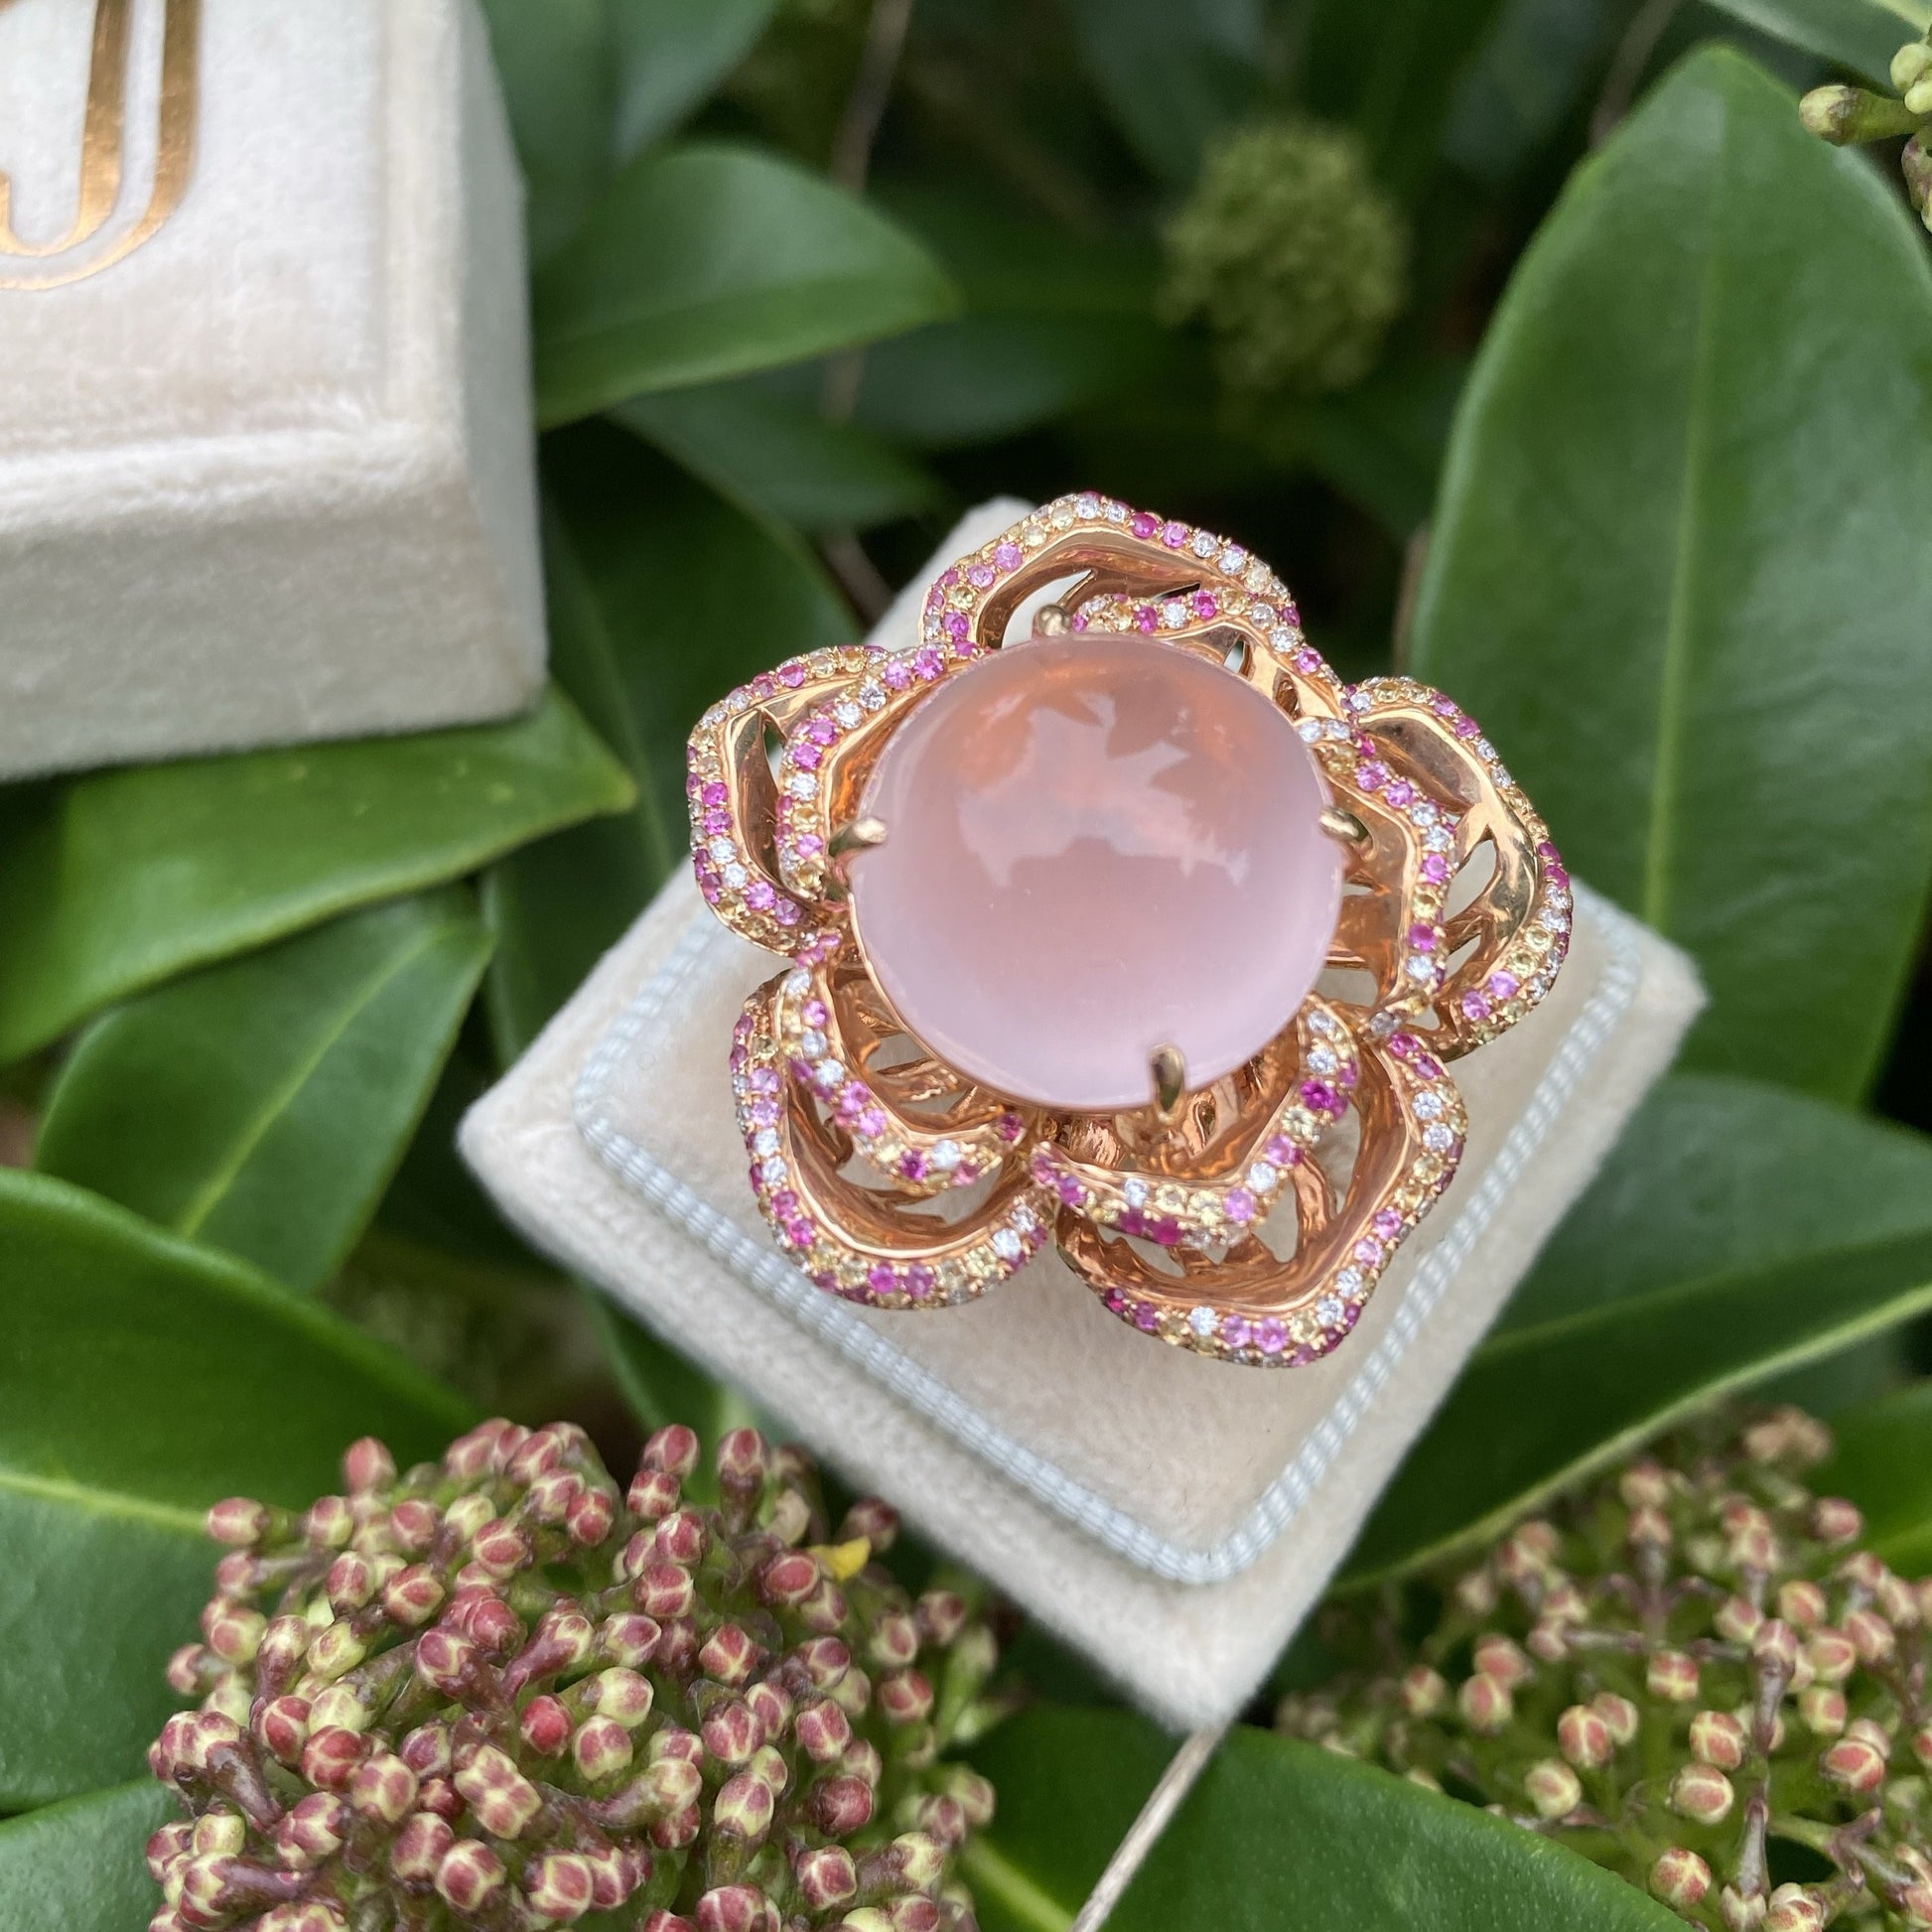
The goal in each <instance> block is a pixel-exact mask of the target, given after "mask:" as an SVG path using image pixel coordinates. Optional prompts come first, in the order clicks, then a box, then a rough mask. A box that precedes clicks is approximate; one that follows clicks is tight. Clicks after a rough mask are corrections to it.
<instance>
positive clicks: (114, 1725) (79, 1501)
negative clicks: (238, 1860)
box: [0, 1170, 474, 1808]
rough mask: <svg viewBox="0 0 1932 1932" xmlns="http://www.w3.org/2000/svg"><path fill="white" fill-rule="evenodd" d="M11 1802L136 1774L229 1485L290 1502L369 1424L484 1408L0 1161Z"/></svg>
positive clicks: (0, 1411) (409, 1440) (410, 1451)
mask: <svg viewBox="0 0 1932 1932" xmlns="http://www.w3.org/2000/svg"><path fill="white" fill-rule="evenodd" d="M0 1254H4V1255H5V1257H6V1265H7V1276H6V1287H7V1295H6V1346H5V1347H4V1348H0V1549H4V1550H5V1551H6V1552H7V1562H6V1563H5V1565H4V1566H0V1655H4V1656H5V1657H6V1659H7V1668H6V1670H5V1671H0V1808H6V1807H9V1806H24V1805H30V1804H43V1803H46V1802H48V1801H50V1800H52V1799H55V1798H59V1797H64V1796H67V1795H69V1794H70V1793H72V1792H75V1791H81V1790H85V1789H87V1788H89V1787H90V1786H93V1785H97V1784H100V1783H103V1782H107V1781H110V1780H112V1779H116V1778H120V1777H130V1776H133V1775H135V1774H136V1773H137V1772H138V1771H139V1770H140V1768H141V1763H142V1755H141V1754H142V1752H143V1750H144V1749H145V1748H146V1746H147V1744H148V1742H149V1741H150V1740H151V1739H152V1737H153V1735H154V1732H155V1730H156V1729H157V1728H158V1726H159V1725H160V1723H161V1721H162V1719H163V1718H164V1717H165V1716H166V1714H167V1712H168V1711H169V1709H171V1708H172V1706H171V1698H170V1693H169V1692H168V1689H167V1687H166V1685H165V1684H164V1682H163V1681H162V1675H161V1673H162V1670H163V1667H164V1666H165V1664H166V1663H167V1659H168V1654H169V1652H170V1651H171V1650H173V1649H174V1648H175V1646H176V1645H177V1644H179V1643H183V1642H186V1641H190V1640H192V1638H193V1637H194V1634H195V1615H196V1611H197V1609H198V1607H199V1605H200V1603H201V1602H202V1600H203V1599H204V1598H205V1596H206V1594H207V1579H208V1577H209V1575H210V1574H211V1572H212V1569H213V1559H214V1556H215V1554H216V1553H215V1551H214V1549H213V1546H212V1545H210V1544H208V1543H207V1542H206V1541H205V1540H204V1539H203V1537H202V1534H201V1516H202V1512H203V1511H204V1510H206V1509H207V1505H208V1504H209V1503H211V1502H214V1501H217V1500H218V1499H219V1498H221V1497H222V1496H227V1495H235V1494H244V1495H255V1496H260V1497H262V1498H263V1499H264V1500H266V1501H269V1502H275V1503H281V1504H284V1505H288V1506H291V1507H293V1506H299V1505H302V1504H305V1503H307V1502H308V1501H310V1500H311V1499H313V1498H314V1497H315V1496H317V1495H320V1494H323V1493H325V1492H327V1491H329V1490H331V1489H333V1488H334V1487H335V1486H336V1485H337V1484H338V1483H339V1482H340V1480H341V1476H340V1473H339V1461H340V1457H341V1454H342V1451H343V1449H344V1448H345V1446H346V1445H347V1444H348V1443H350V1442H352V1441H353V1440H354V1439H355V1438H356V1437H357V1436H362V1435H367V1434H374V1435H378V1436H381V1437H382V1438H383V1439H384V1440H385V1441H386V1442H388V1443H389V1445H390V1446H391V1448H392V1449H394V1450H395V1452H396V1454H397V1456H398V1457H399V1458H400V1459H401V1460H402V1461H403V1462H405V1463H407V1462H410V1461H413V1460H417V1459H420V1458H421V1457H423V1456H426V1455H431V1454H434V1453H435V1452H436V1451H437V1450H438V1449H440V1448H441V1447H442V1445H443V1443H444V1442H445V1441H447V1439H448V1438H449V1437H450V1436H452V1435H453V1434H455V1433H456V1432H457V1431H459V1430H461V1429H462V1428H464V1427H466V1426H467V1425H468V1423H470V1422H471V1421H473V1420H474V1416H473V1414H472V1412H471V1411H470V1409H469V1407H468V1406H467V1405H466V1404H465V1403H464V1402H462V1401H461V1400H460V1399H459V1398H458V1397H456V1396H454V1395H453V1394H451V1393H450V1392H449V1391H448V1390H447V1389H444V1388H442V1387H441V1386H440V1385H439V1384H437V1383H435V1382H433V1381H431V1380H430V1379H429V1378H428V1377H427V1376H424V1375H423V1374H421V1373H420V1372H419V1371H418V1370H416V1369H414V1368H412V1367H411V1366H410V1365H409V1364H408V1363H407V1362H405V1361H404V1360H402V1358H401V1357H400V1356H398V1355H396V1354H395V1353H394V1352H393V1351H392V1350H390V1349H388V1348H385V1347H384V1346H382V1345H381V1344H380V1343H378V1342H375V1341H373V1340H371V1339H370V1338H369V1337H368V1336H367V1335H365V1334H363V1333H362V1332H361V1331H360V1330H359V1329H356V1328H353V1327H350V1326H349V1325H348V1324H347V1323H346V1322H345V1321H343V1320H341V1319H340V1318H339V1317H337V1316H335V1315H332V1314H330V1313H329V1312H327V1311H325V1310H323V1309H320V1308H318V1307H317V1306H316V1305H315V1303H314V1302H313V1301H310V1300H307V1299H305V1298H303V1297H301V1296H298V1295H295V1294H293V1293H291V1292H290V1291H289V1290H287V1289H284V1288H280V1287H278V1286H277V1285H276V1284H274V1283H273V1282H271V1281H269V1280H268V1279H267V1277H265V1276H263V1275H260V1274H257V1273H256V1272H255V1271H254V1270H253V1269H251V1268H248V1267H246V1266H244V1265H243V1264H241V1263H240V1262H234V1261H229V1260H227V1259H225V1258H224V1257H222V1256H218V1255H215V1254H212V1253H210V1252H209V1251H208V1250H207V1249H206V1248H201V1247H198V1246H195V1245H194V1244H192V1243H189V1242H185V1241H181V1240H178V1239H177V1238H175V1237H174V1236H172V1235H167V1234H163V1233H161V1232H159V1231H158V1230H156V1229H155V1228H153V1227H151V1226H149V1225H148V1224H147V1223H146V1222H144V1221H142V1220H140V1219H138V1218H137V1217H136V1216H134V1215H133V1214H130V1213H128V1212H127V1211H126V1210H125V1209H124V1208H120V1207H116V1206H113V1205H112V1204H110V1203H109V1202H107V1201H104V1200H101V1199H99V1198H98V1197H97V1196H95V1195H93V1194H89V1193H87V1192H85V1191H84V1190H82V1189H80V1188H78V1187H72V1186H69V1185H68V1184H67V1183H66V1182H64V1181H59V1180H54V1179H51V1178H50V1177H48V1176H46V1175H44V1174H25V1173H16V1172H13V1171H8V1170H0Z"/></svg>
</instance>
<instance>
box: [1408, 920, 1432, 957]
mask: <svg viewBox="0 0 1932 1932" xmlns="http://www.w3.org/2000/svg"><path fill="white" fill-rule="evenodd" d="M1409 943H1410V944H1411V945H1412V946H1414V947H1415V949H1416V950H1417V951H1418V952H1434V951H1435V950H1436V928H1435V927H1434V926H1433V925H1423V924H1421V923H1420V922H1419V923H1417V924H1415V925H1412V926H1411V927H1410V928H1409Z"/></svg>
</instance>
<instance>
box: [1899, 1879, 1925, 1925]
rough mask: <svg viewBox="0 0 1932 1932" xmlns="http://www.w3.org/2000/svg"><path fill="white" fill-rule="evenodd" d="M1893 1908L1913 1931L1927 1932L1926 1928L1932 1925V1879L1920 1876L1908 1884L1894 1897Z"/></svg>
mask: <svg viewBox="0 0 1932 1932" xmlns="http://www.w3.org/2000/svg"><path fill="white" fill-rule="evenodd" d="M1892 1909H1893V1910H1894V1911H1896V1912H1897V1914H1898V1916H1899V1917H1900V1918H1902V1919H1903V1920H1904V1921H1905V1923H1906V1924H1907V1925H1908V1926H1910V1927H1911V1928H1912V1932H1926V1928H1928V1927H1932V1880H1928V1879H1925V1878H1920V1879H1918V1880H1917V1881H1916V1882H1915V1883H1913V1884H1909V1885H1907V1886H1906V1887H1905V1889H1904V1890H1903V1891H1901V1892H1899V1893H1898V1895H1897V1896H1896V1897H1895V1898H1894V1899H1893V1901H1892Z"/></svg>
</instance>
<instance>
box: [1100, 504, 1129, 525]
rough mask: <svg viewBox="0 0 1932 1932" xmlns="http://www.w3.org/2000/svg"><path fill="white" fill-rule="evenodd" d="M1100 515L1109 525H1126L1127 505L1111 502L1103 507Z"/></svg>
mask: <svg viewBox="0 0 1932 1932" xmlns="http://www.w3.org/2000/svg"><path fill="white" fill-rule="evenodd" d="M1100 514H1101V515H1102V516H1104V517H1105V518H1106V519H1107V521H1108V522H1109V523H1125V522H1126V521H1127V505H1126V504H1125V503H1116V502H1112V501H1109V502H1108V503H1106V504H1105V505H1103V506H1102V508H1101V511H1100Z"/></svg>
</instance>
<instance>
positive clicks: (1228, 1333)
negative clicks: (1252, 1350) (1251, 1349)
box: [1221, 1314, 1254, 1348]
mask: <svg viewBox="0 0 1932 1932" xmlns="http://www.w3.org/2000/svg"><path fill="white" fill-rule="evenodd" d="M1221 1339H1222V1340H1223V1341H1224V1342H1226V1343H1227V1345H1228V1346H1229V1347H1230V1348H1245V1347H1247V1345H1248V1343H1249V1342H1250V1341H1252V1340H1253V1339H1254V1330H1253V1328H1251V1327H1250V1326H1249V1325H1248V1321H1247V1317H1246V1316H1245V1315H1239V1314H1224V1315H1222V1317H1221Z"/></svg>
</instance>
